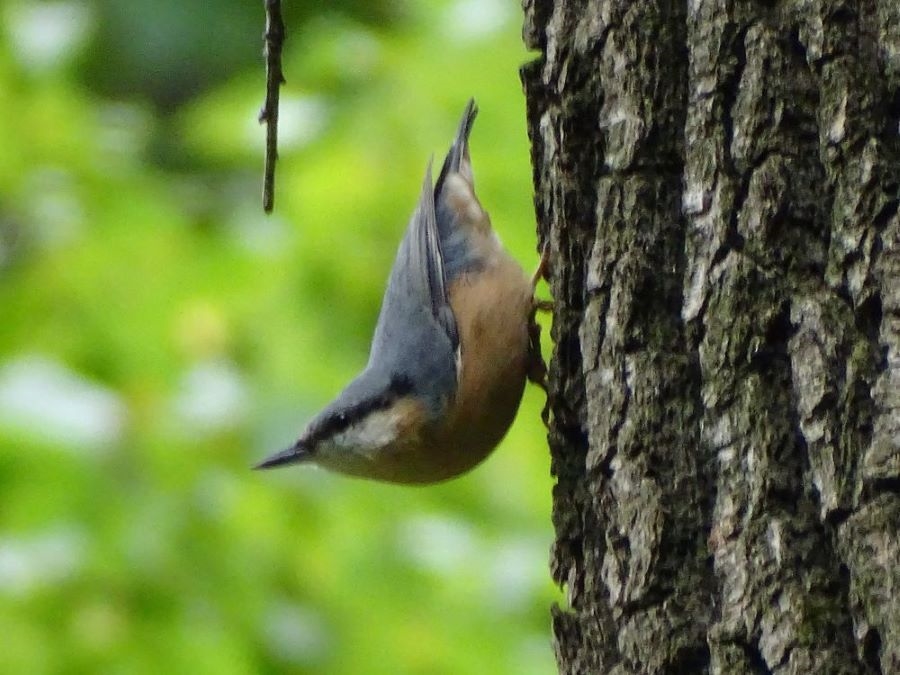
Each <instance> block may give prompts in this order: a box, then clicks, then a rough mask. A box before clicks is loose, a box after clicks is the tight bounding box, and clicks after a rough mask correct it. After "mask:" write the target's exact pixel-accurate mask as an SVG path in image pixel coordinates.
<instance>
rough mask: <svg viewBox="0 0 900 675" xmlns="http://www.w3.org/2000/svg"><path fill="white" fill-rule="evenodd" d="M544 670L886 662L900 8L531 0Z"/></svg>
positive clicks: (875, 1) (835, 668) (738, 669)
mask: <svg viewBox="0 0 900 675" xmlns="http://www.w3.org/2000/svg"><path fill="white" fill-rule="evenodd" d="M524 7H525V27H524V39H525V42H526V46H528V47H529V48H531V49H534V50H537V51H539V56H538V58H537V59H535V60H534V61H532V62H531V63H529V64H527V65H526V66H524V67H523V69H522V81H523V84H524V87H525V92H526V100H527V105H528V124H529V135H530V138H531V143H532V162H533V165H534V182H535V209H536V213H537V220H538V232H539V236H540V238H541V239H542V242H547V243H549V246H550V252H551V261H552V268H553V270H554V274H553V278H552V280H551V290H552V292H553V295H554V298H555V299H556V303H557V307H556V310H555V312H554V318H553V330H552V333H551V335H552V337H553V340H554V345H555V347H554V354H553V358H552V360H551V364H550V386H551V410H552V414H553V420H552V423H551V427H550V432H549V441H550V446H551V454H552V462H553V463H552V470H553V472H554V475H555V476H556V478H557V484H556V486H555V489H554V511H553V520H554V526H555V528H556V541H555V544H554V549H553V553H552V556H551V571H552V574H553V576H554V579H555V580H556V581H557V582H558V583H559V584H560V585H563V586H564V587H565V589H566V594H567V605H568V606H567V607H565V608H560V607H557V608H554V611H553V631H554V643H555V648H556V653H557V660H558V663H559V669H560V672H562V673H616V674H624V673H682V672H683V673H704V672H710V673H797V674H800V673H804V674H805V673H900V3H898V2H896V0H869V1H867V2H843V3H842V2H828V1H826V0H796V1H794V2H777V1H758V2H737V1H735V2H726V1H716V0H713V1H709V2H704V1H703V0H689V1H688V2H686V3H685V2H671V1H652V0H636V1H630V0H605V1H604V0H599V1H596V2H588V1H586V0H581V1H574V0H556V1H555V2H554V1H549V0H548V1H542V0H525V2H524Z"/></svg>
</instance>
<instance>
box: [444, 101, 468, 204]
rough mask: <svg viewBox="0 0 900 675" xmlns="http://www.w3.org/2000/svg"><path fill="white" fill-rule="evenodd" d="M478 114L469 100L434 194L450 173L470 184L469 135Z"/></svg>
mask: <svg viewBox="0 0 900 675" xmlns="http://www.w3.org/2000/svg"><path fill="white" fill-rule="evenodd" d="M477 114H478V106H477V105H475V99H474V98H470V99H469V102H468V103H467V104H466V109H465V110H464V111H463V114H462V119H461V120H460V121H459V127H458V128H457V129H456V136H455V137H454V138H453V144H452V145H451V146H450V150H449V152H448V153H447V157H446V159H444V165H443V166H442V167H441V173H440V175H439V176H438V179H437V183H436V184H435V187H434V193H435V194H439V193H440V191H441V186H442V185H443V183H444V180H445V179H446V178H447V176H448V175H449V174H451V173H461V174H462V175H463V176H464V177H465V178H466V180H468V181H469V182H470V183H471V182H472V165H471V164H470V163H469V134H470V133H471V131H472V124H473V123H474V122H475V116H476V115H477Z"/></svg>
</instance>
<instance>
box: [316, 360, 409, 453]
mask: <svg viewBox="0 0 900 675" xmlns="http://www.w3.org/2000/svg"><path fill="white" fill-rule="evenodd" d="M412 389H413V387H412V380H410V379H409V378H408V377H406V376H405V375H395V376H393V377H392V378H391V383H390V385H388V388H387V391H386V392H385V393H383V394H380V395H378V396H375V397H373V398H370V399H366V400H364V401H360V402H359V403H357V404H356V405H355V406H352V407H351V408H348V409H347V410H342V411H341V412H338V413H335V414H334V415H331V416H329V417H326V418H325V419H323V420H322V421H321V422H320V423H319V424H318V425H316V428H315V429H310V433H309V434H308V440H309V442H310V443H311V444H315V443H316V442H318V441H320V440H322V439H323V438H328V437H329V436H334V435H335V434H339V433H341V432H342V431H344V430H345V429H347V427H349V426H350V425H351V424H353V423H354V422H357V421H359V420H361V419H363V418H365V417H366V416H367V415H369V414H371V413H373V412H376V411H378V410H384V409H386V408H388V407H390V406H391V404H393V403H394V401H396V400H397V399H399V398H403V397H404V396H406V395H407V394H409V393H411V392H412Z"/></svg>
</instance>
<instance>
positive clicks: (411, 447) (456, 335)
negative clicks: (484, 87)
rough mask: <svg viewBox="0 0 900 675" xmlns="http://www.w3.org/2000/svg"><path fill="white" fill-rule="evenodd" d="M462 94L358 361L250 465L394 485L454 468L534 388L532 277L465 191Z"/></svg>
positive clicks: (467, 117) (493, 435)
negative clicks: (310, 469)
mask: <svg viewBox="0 0 900 675" xmlns="http://www.w3.org/2000/svg"><path fill="white" fill-rule="evenodd" d="M477 113H478V108H477V106H476V104H475V100H474V99H470V100H469V102H468V104H467V105H466V107H465V110H464V111H463V115H462V119H461V120H460V122H459V126H458V128H457V131H456V135H455V136H454V138H453V142H452V144H451V146H450V149H449V151H448V153H447V156H446V158H445V159H444V162H443V164H442V166H441V170H440V173H439V174H438V177H437V181H436V182H435V183H434V185H432V163H433V158H432V159H431V160H429V162H428V164H427V167H426V170H425V177H424V180H423V183H422V188H421V192H420V194H419V199H418V203H417V204H416V207H415V210H414V212H413V215H412V217H411V218H410V221H409V224H408V226H407V229H406V231H405V234H404V236H403V238H402V240H401V242H400V246H399V248H398V251H397V255H396V258H395V260H394V264H393V267H392V269H391V272H390V275H389V278H388V282H387V289H386V290H385V293H384V298H383V300H382V305H381V311H380V313H379V316H378V321H377V323H376V327H375V332H374V335H373V337H372V343H371V348H370V352H369V359H368V362H367V364H366V366H365V368H364V369H363V370H362V372H361V373H360V374H359V375H358V376H357V377H356V378H354V379H353V380H352V381H351V382H350V384H349V385H347V387H346V388H345V389H343V391H341V392H340V394H338V396H337V397H336V398H335V399H334V400H333V401H332V402H331V403H329V404H328V405H327V406H325V408H324V409H323V410H322V411H321V412H320V413H319V414H317V415H316V416H315V417H314V418H313V419H312V420H311V421H310V422H309V424H308V425H307V426H306V429H305V430H304V431H303V432H302V434H301V435H300V437H299V438H298V439H297V441H296V442H295V443H294V444H293V445H291V446H290V447H288V448H287V449H285V450H282V451H280V452H277V453H275V454H273V455H271V456H270V457H268V458H266V459H265V460H263V461H261V462H260V463H258V464H257V465H256V466H255V467H254V468H256V469H271V468H275V467H283V466H287V465H291V464H302V463H312V464H315V465H318V466H320V467H323V468H325V469H327V470H331V471H335V472H338V473H341V474H345V475H349V476H354V477H358V478H366V479H372V480H376V481H382V482H388V483H397V484H405V485H423V484H431V483H438V482H441V481H445V480H448V479H451V478H454V477H457V476H459V475H461V474H463V473H465V472H467V471H469V470H470V469H472V468H473V467H475V466H476V465H478V464H479V463H480V462H481V461H482V460H484V459H485V458H486V457H487V456H488V455H489V454H490V453H491V452H492V451H493V449H494V448H495V447H496V446H497V445H498V444H499V443H500V441H501V440H502V439H503V437H504V436H505V434H506V432H507V431H508V429H509V427H510V426H511V425H512V422H513V420H514V419H515V416H516V413H517V411H518V408H519V403H520V401H521V399H522V394H523V391H524V388H525V383H526V380H527V379H530V380H532V381H534V382H536V383H538V384H540V385H541V386H542V387H544V389H545V391H546V385H545V376H546V368H545V366H544V362H543V359H542V358H541V355H540V342H539V334H540V333H539V331H540V329H539V328H538V327H537V324H536V323H535V312H536V310H537V309H546V308H547V307H546V304H547V303H541V302H538V301H537V300H535V295H534V293H535V285H536V284H537V282H538V280H539V278H540V277H541V276H544V277H546V275H547V255H546V249H545V251H544V255H543V256H542V258H541V264H540V266H539V267H538V271H537V272H535V274H534V276H533V277H531V278H529V277H528V275H526V273H525V272H524V270H523V269H522V267H521V266H520V265H519V263H518V262H516V261H515V260H514V259H513V258H512V256H510V254H509V253H508V252H507V250H506V249H505V248H504V247H503V245H502V243H501V241H500V239H499V237H498V236H497V234H496V233H495V231H494V230H493V228H492V226H491V220H490V217H489V216H488V213H487V212H486V211H485V210H484V208H483V207H482V206H481V203H480V202H479V200H478V197H477V196H476V194H475V187H474V176H473V173H472V164H471V160H470V156H469V135H470V133H471V131H472V125H473V123H474V121H475V117H476V115H477Z"/></svg>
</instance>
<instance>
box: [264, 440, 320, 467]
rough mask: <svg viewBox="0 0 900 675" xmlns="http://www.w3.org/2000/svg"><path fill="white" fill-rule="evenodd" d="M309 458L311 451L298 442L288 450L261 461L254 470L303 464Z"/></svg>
mask: <svg viewBox="0 0 900 675" xmlns="http://www.w3.org/2000/svg"><path fill="white" fill-rule="evenodd" d="M309 456H310V453H309V450H307V449H306V448H305V447H303V446H302V445H301V444H300V443H299V442H297V443H295V444H294V445H293V446H292V447H290V448H288V449H287V450H282V451H281V452H276V453H275V454H274V455H272V456H270V457H266V458H265V459H264V460H263V461H261V462H260V463H259V464H257V465H256V466H254V467H253V468H254V469H274V468H276V467H279V466H286V465H288V464H296V463H297V462H302V461H304V460H307V459H309Z"/></svg>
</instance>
